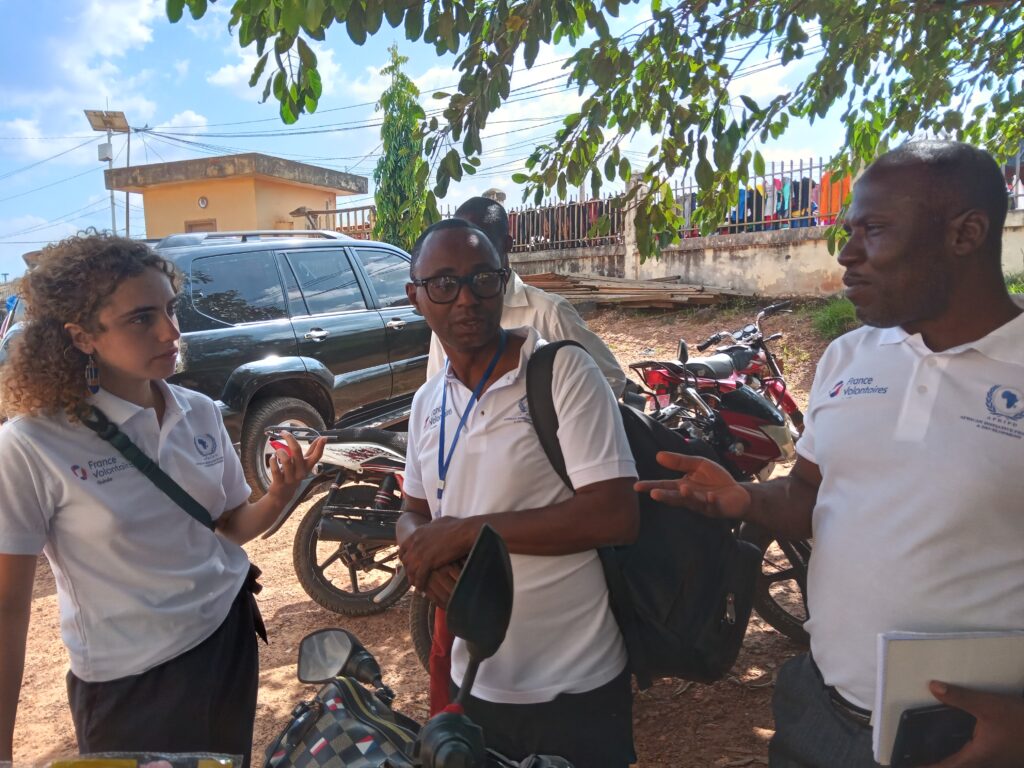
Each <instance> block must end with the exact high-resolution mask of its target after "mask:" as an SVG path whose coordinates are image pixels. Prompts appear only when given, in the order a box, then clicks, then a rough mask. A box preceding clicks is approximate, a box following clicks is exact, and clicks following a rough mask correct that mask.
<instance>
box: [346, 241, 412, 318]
mask: <svg viewBox="0 0 1024 768" xmlns="http://www.w3.org/2000/svg"><path fill="white" fill-rule="evenodd" d="M353 250H355V252H356V256H358V257H359V261H361V262H362V263H363V266H364V267H365V268H366V274H367V275H368V276H369V278H370V283H371V284H372V285H373V289H374V290H375V291H376V292H377V298H378V299H380V307H381V309H386V308H387V307H403V306H407V305H408V304H409V297H408V296H406V295H405V284H406V283H407V282H409V262H408V261H406V260H405V259H403V258H402V257H401V256H399V255H398V254H397V253H392V252H391V251H385V250H383V249H382V248H355V249H353Z"/></svg>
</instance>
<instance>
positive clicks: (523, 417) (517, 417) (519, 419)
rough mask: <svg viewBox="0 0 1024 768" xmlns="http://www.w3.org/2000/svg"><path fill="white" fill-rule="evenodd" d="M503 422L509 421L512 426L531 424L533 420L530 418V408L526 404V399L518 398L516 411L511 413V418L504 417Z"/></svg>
mask: <svg viewBox="0 0 1024 768" xmlns="http://www.w3.org/2000/svg"><path fill="white" fill-rule="evenodd" d="M504 421H511V422H512V423H513V424H533V418H532V417H531V416H530V406H529V405H527V403H526V397H521V398H519V401H518V402H517V403H516V410H515V411H513V413H512V415H511V416H506V417H505V418H504Z"/></svg>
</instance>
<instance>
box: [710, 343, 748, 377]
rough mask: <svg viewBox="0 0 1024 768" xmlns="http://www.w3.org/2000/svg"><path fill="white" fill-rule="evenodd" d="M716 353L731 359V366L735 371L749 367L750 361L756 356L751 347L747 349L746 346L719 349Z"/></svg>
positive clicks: (737, 345) (738, 345)
mask: <svg viewBox="0 0 1024 768" xmlns="http://www.w3.org/2000/svg"><path fill="white" fill-rule="evenodd" d="M718 352H719V354H723V355H728V356H729V357H730V358H731V359H732V362H733V365H735V366H736V370H737V371H742V370H743V369H744V368H746V367H747V366H749V365H750V363H751V361H752V360H753V359H754V358H755V357H756V356H757V350H756V349H754V348H753V347H748V346H747V345H746V344H733V345H732V346H729V347H720V348H719V349H718Z"/></svg>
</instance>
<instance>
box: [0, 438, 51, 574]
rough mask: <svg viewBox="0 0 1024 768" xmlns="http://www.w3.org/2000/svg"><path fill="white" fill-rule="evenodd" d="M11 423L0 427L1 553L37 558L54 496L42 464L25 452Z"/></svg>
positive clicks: (48, 524) (41, 546)
mask: <svg viewBox="0 0 1024 768" xmlns="http://www.w3.org/2000/svg"><path fill="white" fill-rule="evenodd" d="M15 429H16V428H15V426H14V425H13V424H8V425H7V426H6V427H2V428H0V456H3V460H2V461H0V553H2V554H5V555H38V554H39V553H40V552H42V551H43V546H44V545H45V544H46V539H47V535H48V533H49V527H50V519H51V518H52V516H53V513H54V508H55V506H56V504H55V495H54V493H53V491H52V489H51V488H50V487H49V486H48V485H47V484H46V480H45V476H44V471H43V463H42V462H41V461H39V460H38V459H37V458H34V457H32V456H31V455H30V453H29V452H28V451H26V449H25V446H24V445H23V444H22V443H21V438H22V436H21V435H19V434H18V433H17V432H16V431H15Z"/></svg>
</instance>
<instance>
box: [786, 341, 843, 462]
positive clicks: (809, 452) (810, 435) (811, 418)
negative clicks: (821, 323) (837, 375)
mask: <svg viewBox="0 0 1024 768" xmlns="http://www.w3.org/2000/svg"><path fill="white" fill-rule="evenodd" d="M838 341H839V340H836V341H833V342H832V343H831V344H829V346H828V347H827V348H826V349H825V352H824V353H823V354H822V356H821V359H820V360H818V365H817V367H816V368H815V370H814V381H812V382H811V391H810V394H809V395H808V398H807V412H806V413H804V431H803V432H801V433H800V439H799V440H797V441H796V452H797V454H799V455H800V456H801V457H802V458H804V459H807V460H808V461H810V462H812V463H814V464H817V463H818V459H817V458H816V456H815V452H814V447H815V446H814V436H815V433H816V427H815V421H816V414H815V411H816V408H815V406H816V405H817V404H818V401H819V399H820V397H821V393H820V392H819V388H820V387H822V386H827V382H830V381H831V380H832V371H833V370H834V368H835V364H836V363H835V360H836V358H837V357H841V356H842V355H840V354H838V353H837V350H838V346H837V344H838ZM822 382H826V383H825V384H823V383H822Z"/></svg>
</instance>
